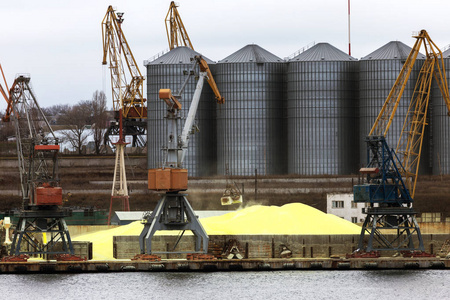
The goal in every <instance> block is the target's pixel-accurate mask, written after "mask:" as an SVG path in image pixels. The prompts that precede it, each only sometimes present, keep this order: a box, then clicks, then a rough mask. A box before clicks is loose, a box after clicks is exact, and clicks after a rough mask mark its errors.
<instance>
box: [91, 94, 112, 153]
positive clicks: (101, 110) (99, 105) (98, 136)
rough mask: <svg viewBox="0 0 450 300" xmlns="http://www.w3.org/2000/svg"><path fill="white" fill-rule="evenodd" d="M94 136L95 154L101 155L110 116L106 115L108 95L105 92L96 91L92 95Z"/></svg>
mask: <svg viewBox="0 0 450 300" xmlns="http://www.w3.org/2000/svg"><path fill="white" fill-rule="evenodd" d="M91 105H92V120H93V123H94V124H93V127H92V128H93V129H92V134H93V138H94V146H95V153H96V154H100V152H101V146H102V143H103V137H104V136H105V132H106V128H107V123H108V116H107V113H106V95H105V93H104V92H103V91H100V92H99V91H95V92H94V94H93V95H92V103H91Z"/></svg>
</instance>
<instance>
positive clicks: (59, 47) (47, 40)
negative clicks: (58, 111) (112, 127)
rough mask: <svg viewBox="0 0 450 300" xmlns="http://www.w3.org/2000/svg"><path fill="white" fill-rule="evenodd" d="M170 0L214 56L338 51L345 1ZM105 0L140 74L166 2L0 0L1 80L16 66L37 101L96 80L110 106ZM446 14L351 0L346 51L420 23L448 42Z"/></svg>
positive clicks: (395, 2) (74, 92)
mask: <svg viewBox="0 0 450 300" xmlns="http://www.w3.org/2000/svg"><path fill="white" fill-rule="evenodd" d="M178 3H179V4H180V7H179V8H178V10H179V12H180V14H181V17H182V19H183V22H184V25H185V26H186V28H187V31H188V33H189V36H190V38H191V41H192V43H193V45H194V48H195V50H196V51H198V52H200V53H202V54H203V55H205V56H206V57H208V58H210V59H212V60H214V61H218V60H220V59H223V58H225V57H226V56H228V55H230V54H231V53H233V52H235V51H237V50H239V49H240V48H242V47H244V46H245V45H247V44H251V43H254V44H258V45H259V46H261V47H263V48H265V49H266V50H268V51H270V52H272V53H273V54H275V55H277V56H279V57H281V58H284V57H287V56H289V55H291V54H292V53H294V52H296V51H297V50H299V49H301V48H302V47H304V46H307V45H308V44H311V43H313V42H316V43H318V42H328V43H330V44H332V45H333V46H335V47H337V48H339V49H341V50H342V51H344V52H348V10H347V0H315V1H312V0H308V1H307V0H277V1H273V0H270V1H269V0H258V1H248V0H180V1H178ZM110 4H111V5H113V7H115V8H116V9H117V11H120V12H124V13H125V14H124V19H125V21H124V23H123V26H122V28H123V31H124V33H125V36H126V38H127V40H128V43H129V45H130V47H131V49H132V51H133V54H134V56H135V59H136V60H137V62H138V63H139V67H140V70H141V72H142V73H143V74H145V67H144V66H143V61H144V60H147V59H149V58H151V57H153V56H154V55H156V54H157V53H159V52H161V51H163V50H166V49H167V48H168V43H167V37H166V32H165V27H164V18H165V16H166V13H167V10H168V7H169V4H170V1H166V0H164V1H162V0H127V1H115V2H110V1H103V0H90V1H86V0H77V1H68V0H66V1H61V0H40V1H31V0H30V1H24V0H14V1H1V4H0V11H1V12H2V17H1V18H0V28H1V33H2V35H1V40H0V43H1V47H0V63H1V64H2V66H3V69H4V71H5V73H6V77H7V81H8V84H9V85H11V84H12V82H13V80H14V78H15V75H16V74H18V73H28V74H30V75H31V80H32V84H33V88H34V91H35V94H36V96H37V98H38V101H39V103H40V105H41V106H43V107H46V106H51V105H54V104H61V103H63V104H66V103H67V104H75V103H77V102H78V101H79V100H87V99H91V98H92V94H93V92H94V91H96V90H102V89H103V88H106V89H105V92H106V95H107V97H108V100H109V102H108V103H109V106H112V103H110V102H111V91H110V79H109V78H110V77H109V70H108V69H107V68H105V67H103V66H102V64H101V61H102V35H101V21H102V19H103V17H104V15H105V13H106V9H107V7H108V5H110ZM449 13H450V1H445V0H440V1H438V0H431V1H430V0H426V1H425V0H352V1H351V42H352V56H353V57H356V58H358V59H360V58H361V57H362V56H365V55H367V54H369V53H370V52H372V51H374V50H376V49H378V48H379V47H381V46H382V45H384V44H386V43H387V42H389V41H393V40H398V41H402V42H404V43H405V44H407V45H409V46H412V45H413V43H414V39H413V38H412V37H411V35H412V32H417V31H419V30H421V29H426V30H427V31H428V33H429V34H430V36H431V38H432V39H433V40H434V42H435V43H437V45H438V46H439V47H440V48H441V49H442V48H444V47H445V46H446V45H448V44H449V43H450V29H449V26H448V22H447V20H448V15H449ZM2 84H3V82H2ZM144 92H145V90H144ZM0 100H1V102H0V109H1V110H2V111H3V110H5V108H6V105H5V103H4V101H3V100H2V99H0Z"/></svg>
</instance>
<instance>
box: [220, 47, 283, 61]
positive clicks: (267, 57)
mask: <svg viewBox="0 0 450 300" xmlns="http://www.w3.org/2000/svg"><path fill="white" fill-rule="evenodd" d="M245 62H256V63H265V62H283V59H281V58H279V57H278V56H276V55H274V54H272V53H270V52H269V51H267V50H266V49H264V48H261V47H260V46H258V45H255V44H250V45H247V46H245V47H243V48H241V49H240V50H238V51H236V52H234V53H233V54H231V55H229V56H227V57H225V58H224V59H222V60H219V63H245Z"/></svg>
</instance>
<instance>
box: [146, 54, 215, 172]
mask: <svg viewBox="0 0 450 300" xmlns="http://www.w3.org/2000/svg"><path fill="white" fill-rule="evenodd" d="M195 55H200V54H199V53H197V52H195V51H194V50H192V49H190V48H187V47H177V48H174V49H173V50H171V51H169V52H168V53H166V54H164V55H162V56H160V57H159V58H157V59H155V60H153V61H150V62H147V63H146V67H147V108H148V130H147V132H148V137H147V151H148V168H149V169H150V168H157V167H160V166H161V164H162V160H163V159H164V158H163V155H162V152H161V146H163V145H167V133H166V130H167V123H166V121H165V119H164V117H165V116H166V110H167V105H166V104H165V102H164V101H163V100H161V99H159V97H158V93H159V90H160V89H161V88H169V89H171V90H172V92H173V93H175V92H176V91H178V90H179V88H180V87H181V85H182V83H183V82H184V80H185V79H186V75H185V74H186V71H189V70H190V69H191V68H192V62H191V59H192V58H193V57H194V56H195ZM203 58H204V59H205V60H206V61H207V62H208V64H209V65H211V66H212V65H213V64H214V62H213V61H211V60H209V59H207V58H206V57H203ZM197 68H198V67H197ZM197 71H198V70H197ZM196 84H197V82H196V80H195V79H194V78H193V77H192V78H190V80H189V82H188V84H187V85H186V88H185V90H184V92H183V94H182V99H181V104H182V111H183V114H184V117H186V116H187V112H188V110H189V105H190V103H191V100H192V96H193V94H194V91H195V87H196ZM215 105H216V102H215V99H214V94H213V93H212V91H211V88H210V87H209V85H208V83H206V82H205V84H204V85H203V91H202V96H201V98H200V103H199V107H198V111H197V117H196V120H197V125H198V127H199V130H200V132H197V133H196V134H194V135H193V136H191V140H190V142H189V147H188V152H187V154H186V158H185V162H184V167H185V168H187V169H188V174H189V176H210V175H214V174H215V173H216V164H215V162H216V148H215V145H216V131H215V128H216V127H215V109H216V107H215ZM182 125H184V122H182ZM181 129H182V128H179V130H180V131H181ZM179 134H181V132H179Z"/></svg>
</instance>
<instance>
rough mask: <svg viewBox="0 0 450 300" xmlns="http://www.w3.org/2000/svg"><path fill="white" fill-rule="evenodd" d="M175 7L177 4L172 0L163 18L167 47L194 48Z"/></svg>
mask: <svg viewBox="0 0 450 300" xmlns="http://www.w3.org/2000/svg"><path fill="white" fill-rule="evenodd" d="M177 7H178V5H176V4H175V2H174V1H172V2H170V6H169V11H168V12H167V15H166V19H165V21H166V33H167V40H168V41H169V48H170V50H172V49H173V48H175V47H179V46H186V47H189V48H191V49H192V50H194V47H193V46H192V43H191V40H190V39H189V35H188V33H187V31H186V28H185V27H184V24H183V21H182V20H181V16H180V14H179V13H178V10H177Z"/></svg>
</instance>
